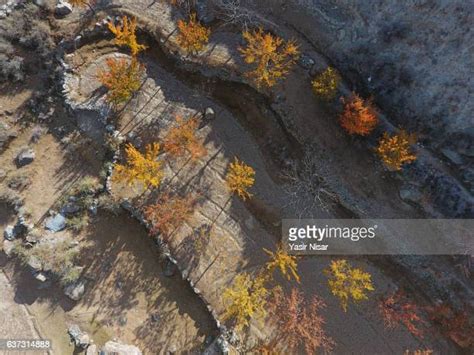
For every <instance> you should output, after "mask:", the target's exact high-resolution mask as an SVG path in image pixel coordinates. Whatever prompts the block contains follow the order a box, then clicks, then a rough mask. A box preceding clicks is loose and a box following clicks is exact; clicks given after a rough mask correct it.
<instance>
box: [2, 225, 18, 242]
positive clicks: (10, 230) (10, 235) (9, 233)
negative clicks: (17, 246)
mask: <svg viewBox="0 0 474 355" xmlns="http://www.w3.org/2000/svg"><path fill="white" fill-rule="evenodd" d="M3 237H4V238H5V239H6V240H10V241H11V240H13V239H15V237H16V234H15V226H11V225H9V226H7V227H6V228H5V230H4V231H3Z"/></svg>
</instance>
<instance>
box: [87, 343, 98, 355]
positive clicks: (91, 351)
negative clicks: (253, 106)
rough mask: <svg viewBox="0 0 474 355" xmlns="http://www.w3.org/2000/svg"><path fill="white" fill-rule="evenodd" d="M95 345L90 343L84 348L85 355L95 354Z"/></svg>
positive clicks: (96, 352)
mask: <svg viewBox="0 0 474 355" xmlns="http://www.w3.org/2000/svg"><path fill="white" fill-rule="evenodd" d="M97 354H98V351H97V345H95V344H90V345H89V346H88V347H87V349H86V355H97Z"/></svg>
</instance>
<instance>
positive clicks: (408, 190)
mask: <svg viewBox="0 0 474 355" xmlns="http://www.w3.org/2000/svg"><path fill="white" fill-rule="evenodd" d="M399 195H400V198H401V199H402V200H403V201H405V202H413V203H419V202H420V201H421V198H422V197H423V194H422V193H421V191H420V190H418V189H417V188H416V187H415V186H412V185H408V186H404V187H402V188H401V189H400V191H399Z"/></svg>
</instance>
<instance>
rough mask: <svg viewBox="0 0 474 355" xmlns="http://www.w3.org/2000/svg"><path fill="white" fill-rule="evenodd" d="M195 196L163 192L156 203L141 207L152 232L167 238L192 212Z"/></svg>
mask: <svg viewBox="0 0 474 355" xmlns="http://www.w3.org/2000/svg"><path fill="white" fill-rule="evenodd" d="M195 204H196V197H195V196H192V195H189V196H185V197H181V196H177V195H174V196H173V195H170V194H168V193H166V194H163V195H162V196H160V197H159V198H158V200H157V201H156V203H154V204H152V205H149V206H146V207H145V208H144V209H143V212H144V215H145V218H146V219H147V220H148V221H149V222H150V224H151V232H152V233H160V234H161V235H162V236H163V237H164V238H169V237H170V236H171V235H172V233H173V232H174V231H175V230H177V229H178V228H179V227H180V226H181V225H182V224H183V223H184V222H186V221H187V220H189V218H190V217H191V216H192V214H193V212H194V207H195Z"/></svg>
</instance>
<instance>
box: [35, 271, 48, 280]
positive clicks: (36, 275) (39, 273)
mask: <svg viewBox="0 0 474 355" xmlns="http://www.w3.org/2000/svg"><path fill="white" fill-rule="evenodd" d="M35 279H36V280H38V281H40V282H46V280H47V279H48V278H47V277H46V275H45V274H44V273H42V272H38V273H37V274H35Z"/></svg>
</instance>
